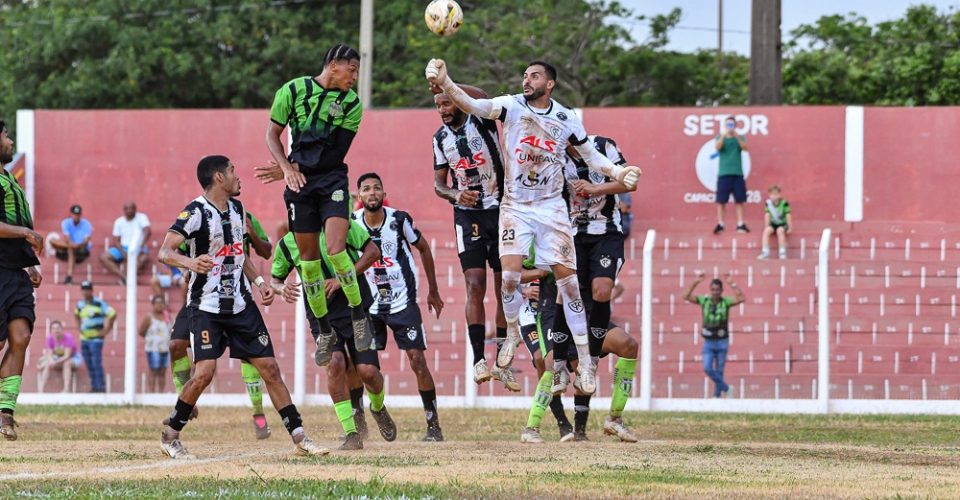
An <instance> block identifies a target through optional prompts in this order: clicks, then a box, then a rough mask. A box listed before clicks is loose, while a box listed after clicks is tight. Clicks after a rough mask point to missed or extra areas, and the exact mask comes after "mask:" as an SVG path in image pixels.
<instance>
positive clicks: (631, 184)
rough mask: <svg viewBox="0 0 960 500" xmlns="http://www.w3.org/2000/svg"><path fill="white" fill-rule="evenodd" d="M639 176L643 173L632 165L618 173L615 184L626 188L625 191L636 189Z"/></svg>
mask: <svg viewBox="0 0 960 500" xmlns="http://www.w3.org/2000/svg"><path fill="white" fill-rule="evenodd" d="M641 174H643V172H642V171H640V167H635V166H633V165H631V166H629V167H624V168H623V170H621V171H620V174H619V175H617V182H619V183H620V184H623V185H624V186H626V187H627V189H633V188H635V187H637V180H639V179H640V175H641Z"/></svg>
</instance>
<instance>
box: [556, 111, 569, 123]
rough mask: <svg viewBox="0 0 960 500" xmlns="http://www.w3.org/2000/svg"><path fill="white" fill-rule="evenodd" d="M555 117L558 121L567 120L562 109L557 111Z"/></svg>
mask: <svg viewBox="0 0 960 500" xmlns="http://www.w3.org/2000/svg"><path fill="white" fill-rule="evenodd" d="M557 118H559V119H560V121H562V122H565V121H567V114H566V113H564V112H563V111H559V112H557Z"/></svg>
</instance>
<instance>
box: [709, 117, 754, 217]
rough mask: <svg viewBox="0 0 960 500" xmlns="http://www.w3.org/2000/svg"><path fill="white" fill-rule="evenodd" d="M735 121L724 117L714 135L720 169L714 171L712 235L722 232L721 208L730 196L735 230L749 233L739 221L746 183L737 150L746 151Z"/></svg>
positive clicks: (744, 198)
mask: <svg viewBox="0 0 960 500" xmlns="http://www.w3.org/2000/svg"><path fill="white" fill-rule="evenodd" d="M736 128H737V120H736V119H735V118H734V117H732V116H728V117H727V119H726V120H724V122H723V132H722V133H721V134H720V135H718V136H717V138H716V148H717V154H718V156H719V157H720V170H719V172H718V173H717V174H718V176H719V177H717V227H715V228H713V234H720V233H722V232H723V230H724V228H725V226H724V218H725V211H726V207H727V202H728V201H730V195H731V194H732V195H733V201H734V202H735V203H736V205H737V232H738V233H749V232H750V230H749V229H747V225H746V224H745V223H744V222H743V204H744V203H746V201H747V183H746V181H745V180H744V178H743V163H742V160H741V153H742V152H743V151H746V150H747V139H746V138H744V137H743V136H742V135H737V132H736Z"/></svg>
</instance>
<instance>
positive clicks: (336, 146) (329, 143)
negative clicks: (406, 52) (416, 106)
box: [267, 44, 373, 351]
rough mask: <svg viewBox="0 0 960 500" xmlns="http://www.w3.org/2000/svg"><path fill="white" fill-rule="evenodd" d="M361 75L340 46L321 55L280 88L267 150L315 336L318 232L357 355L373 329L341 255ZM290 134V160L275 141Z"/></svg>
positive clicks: (319, 300)
mask: <svg viewBox="0 0 960 500" xmlns="http://www.w3.org/2000/svg"><path fill="white" fill-rule="evenodd" d="M359 68H360V53H359V52H357V51H356V50H355V49H353V48H350V47H348V46H346V45H342V44H338V45H335V46H333V47H332V48H331V49H330V50H329V51H327V54H326V56H325V57H324V58H323V71H322V72H321V73H320V75H319V76H302V77H298V78H294V79H293V80H290V81H289V82H287V83H285V84H284V85H283V86H282V87H280V89H279V90H277V93H276V96H275V97H274V101H273V106H272V107H271V109H270V125H269V127H268V128H267V149H269V150H270V154H271V155H272V156H273V160H274V161H273V163H274V164H276V165H277V166H278V167H279V168H280V170H281V171H282V173H283V179H284V181H285V182H286V186H287V189H286V191H284V194H283V200H284V203H285V205H286V206H287V218H288V221H289V226H290V231H291V232H293V233H294V236H295V238H296V240H297V246H298V247H299V248H300V252H301V257H302V258H303V262H302V263H301V268H302V272H303V285H304V289H305V290H306V296H307V297H306V298H307V303H308V304H309V305H310V309H311V310H313V313H314V315H315V316H316V317H317V319H318V320H319V321H320V327H321V329H322V330H323V331H325V332H329V331H330V330H331V328H330V323H329V321H328V320H327V318H326V316H327V303H326V298H325V296H324V295H325V294H324V282H323V278H322V274H323V271H322V270H321V267H322V264H321V261H320V246H319V234H320V232H321V231H323V232H325V233H326V235H327V238H326V247H325V248H324V249H323V250H325V251H326V253H327V254H329V256H330V262H331V264H332V267H333V270H334V272H335V275H336V279H337V281H339V283H340V287H341V288H342V289H343V291H344V293H345V294H346V296H347V303H348V305H349V310H350V314H351V322H352V328H353V330H354V335H355V336H356V338H357V348H358V349H360V350H361V351H365V350H367V349H369V348H370V345H371V344H372V343H373V329H372V327H371V324H370V319H369V317H368V315H367V311H365V310H364V309H363V308H362V307H360V306H361V304H360V302H361V297H360V288H359V286H358V282H357V275H356V272H355V270H354V267H353V263H352V262H350V257H349V255H347V251H346V237H347V231H348V230H349V228H350V186H349V180H348V178H347V164H346V163H344V158H345V157H346V156H347V152H348V151H349V150H350V145H351V144H352V143H353V138H354V137H356V135H357V130H359V128H360V119H361V117H362V115H363V106H362V105H361V104H360V98H359V97H358V96H357V94H356V92H354V91H353V90H352V87H353V85H354V84H355V83H356V81H357V77H358V74H359ZM288 126H289V127H290V132H291V133H290V156H289V157H287V155H286V153H285V149H284V145H283V141H282V140H281V136H282V135H283V131H284V129H286V127H288ZM323 338H332V336H331V335H325V336H323Z"/></svg>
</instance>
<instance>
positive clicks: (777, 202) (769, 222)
mask: <svg viewBox="0 0 960 500" xmlns="http://www.w3.org/2000/svg"><path fill="white" fill-rule="evenodd" d="M767 194H768V195H769V198H767V203H766V205H765V207H764V214H763V236H762V237H761V238H762V239H761V244H762V245H763V250H762V251H761V252H760V256H759V257H757V258H758V259H761V260H763V259H769V258H770V237H771V236H773V235H774V234H776V235H777V244H778V245H779V254H780V259H781V260H782V259H786V258H787V235H788V234H790V229H791V228H792V227H793V216H792V215H791V213H790V203H789V202H787V200H786V199H784V198H783V196H782V193H781V192H780V186H777V185H776V184H774V185H773V186H770V189H768V190H767Z"/></svg>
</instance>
